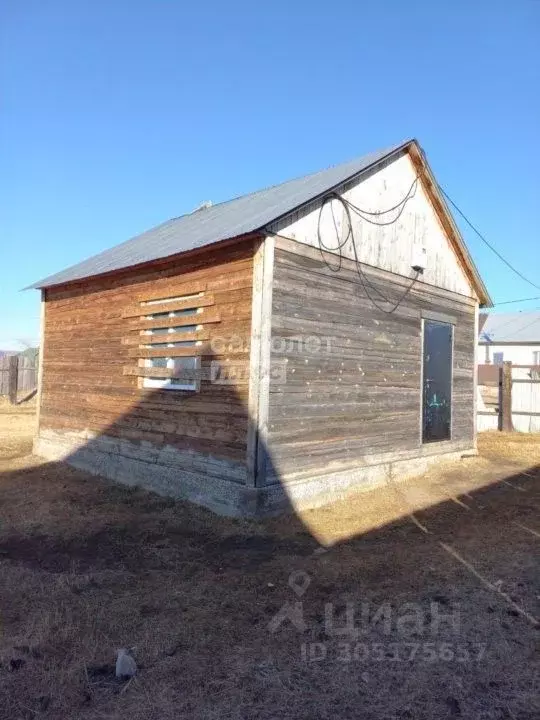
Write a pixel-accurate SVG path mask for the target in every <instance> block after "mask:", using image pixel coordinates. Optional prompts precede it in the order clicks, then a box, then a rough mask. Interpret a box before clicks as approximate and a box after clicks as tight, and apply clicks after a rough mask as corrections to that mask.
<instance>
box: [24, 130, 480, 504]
mask: <svg viewBox="0 0 540 720" xmlns="http://www.w3.org/2000/svg"><path fill="white" fill-rule="evenodd" d="M360 208H361V209H360ZM422 271H423V272H422ZM34 287H36V288H41V290H42V299H43V303H42V308H43V325H42V334H43V342H42V348H43V358H42V363H41V371H42V382H41V393H40V414H39V430H38V436H37V439H36V443H35V451H36V453H38V454H40V455H43V456H44V457H47V458H49V459H53V460H55V459H62V458H65V459H67V460H68V461H69V462H70V463H72V464H73V465H75V466H77V467H81V468H84V469H87V470H90V471H91V472H94V473H98V474H101V475H104V476H107V477H109V478H113V479H116V480H119V481H122V482H126V483H130V484H140V485H143V486H145V487H148V488H151V489H155V490H157V491H158V492H161V493H165V494H170V495H173V496H175V497H183V498H187V499H190V500H192V501H194V502H197V503H201V504H203V505H205V506H207V507H210V508H212V509H214V510H216V511H218V512H223V513H231V514H236V515H260V514H264V513H269V512H275V511H279V510H282V509H285V508H287V507H290V506H291V505H292V506H293V507H299V506H312V505H315V504H318V503H320V502H322V501H327V500H330V499H332V498H336V497H339V496H340V495H341V494H343V493H344V492H345V491H347V490H348V489H350V488H352V487H355V486H358V485H361V484H367V485H370V484H373V483H377V482H388V480H389V479H391V478H400V477H403V476H405V475H407V474H409V475H410V474H414V473H417V472H421V471H423V470H424V469H425V467H426V466H427V464H429V462H432V461H436V460H437V459H439V458H441V457H448V458H452V457H459V456H460V455H461V454H462V453H463V452H466V451H470V450H471V449H474V448H475V442H476V429H475V398H476V392H475V382H476V381H475V350H476V339H477V336H478V307H479V305H480V306H490V304H491V302H490V298H489V295H488V293H487V291H486V288H485V286H484V284H483V283H482V281H481V279H480V277H479V275H478V272H477V270H476V268H475V266H474V264H473V261H472V260H471V258H470V255H469V253H468V252H467V249H466V247H465V244H464V242H463V239H462V237H461V235H460V233H459V231H458V229H457V227H456V225H455V223H454V221H453V219H452V216H451V214H450V212H449V211H448V208H447V206H446V204H445V203H444V200H443V198H442V197H441V195H440V193H439V191H438V186H437V182H436V181H435V179H434V177H433V175H432V173H431V170H430V168H429V166H428V165H427V162H426V159H425V155H424V153H423V151H422V150H421V148H420V146H419V145H418V144H417V142H416V141H414V140H413V141H408V142H405V143H403V144H401V145H398V146H396V147H394V148H392V149H390V150H386V151H382V152H378V153H374V154H371V155H369V156H367V157H364V158H361V159H359V160H354V161H352V162H349V163H346V164H344V165H339V166H337V167H333V168H331V169H329V170H324V171H322V172H318V173H315V174H314V175H309V176H307V177H304V178H300V179H297V180H292V181H290V182H287V183H284V184H282V185H278V186H275V187H271V188H269V189H266V190H262V191H260V192H256V193H253V194H251V195H246V196H244V197H240V198H237V199H235V200H231V201H229V202H225V203H221V204H218V205H215V206H211V205H209V204H205V205H204V206H202V207H201V208H200V209H198V210H197V211H196V212H193V213H191V214H189V215H184V216H182V217H180V218H176V219H174V220H170V221H169V222H166V223H164V224H163V225H160V226H159V227H157V228H155V229H153V230H150V231H148V232H146V233H143V234H142V235H139V236H138V237H136V238H134V239H132V240H130V241H128V242H126V243H123V244H122V245H119V246H117V247H115V248H113V249H111V250H108V251H105V252H103V253H101V254H100V255H97V256H96V257H93V258H90V259H89V260H86V261H84V262H82V263H80V264H79V265H75V266H74V267H72V268H69V269H68V270H64V271H63V272H60V273H58V274H57V275H54V276H52V277H49V278H46V279H45V280H42V281H41V282H38V283H36V284H35V285H34Z"/></svg>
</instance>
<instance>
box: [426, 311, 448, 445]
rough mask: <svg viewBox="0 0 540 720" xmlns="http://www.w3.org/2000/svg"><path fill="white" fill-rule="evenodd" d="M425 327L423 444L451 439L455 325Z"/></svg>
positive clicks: (427, 325)
mask: <svg viewBox="0 0 540 720" xmlns="http://www.w3.org/2000/svg"><path fill="white" fill-rule="evenodd" d="M423 324H424V327H423V348H424V353H423V373H422V378H423V396H422V399H423V401H422V442H424V443H427V442H435V441H438V440H450V437H451V427H452V349H453V348H452V345H453V326H452V325H450V323H444V322H435V321H434V320H424V323H423Z"/></svg>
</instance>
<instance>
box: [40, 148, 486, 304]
mask: <svg viewBox="0 0 540 720" xmlns="http://www.w3.org/2000/svg"><path fill="white" fill-rule="evenodd" d="M411 147H414V148H415V149H416V150H417V151H418V152H419V154H420V156H421V158H422V162H423V164H424V167H425V169H426V172H427V173H428V175H429V176H430V177H431V178H432V174H431V170H430V168H429V166H428V164H427V161H426V160H425V156H424V154H423V151H422V149H421V148H420V146H419V145H418V143H417V141H416V140H414V139H413V140H407V141H405V142H402V143H400V144H398V145H394V146H392V147H390V148H386V149H385V150H379V151H377V152H373V153H370V154H369V155H364V156H363V157H361V158H357V159H356V160H351V161H349V162H346V163H343V164H341V165H336V166H334V167H331V168H328V169H327V170H321V171H319V172H316V173H313V174H312V175H306V176H305V177H301V178H297V179H295V180H289V181H288V182H285V183H282V184H281V185H274V186H273V187H269V188H266V189H265V190H259V191H258V192H254V193H251V194H249V195H243V196H242V197H238V198H235V199H234V200H228V201H227V202H223V203H219V204H217V205H212V206H210V207H202V208H201V209H199V210H196V211H195V212H192V213H190V214H187V215H182V216H181V217H178V218H174V219H173V220H168V221H167V222H165V223H163V224H162V225H158V226H157V227H155V228H153V229H151V230H148V231H147V232H144V233H142V234H141V235H137V236H136V237H134V238H132V239H131V240H127V241H126V242H123V243H121V244H120V245H116V246H115V247H113V248H111V249H109V250H105V251H103V252H101V253H99V254H98V255H94V256H92V257H90V258H88V259H87V260H83V261H82V262H80V263H78V264H76V265H72V266H71V267H69V268H67V269H66V270H62V271H61V272H59V273H56V274H55V275H50V276H49V277H46V278H44V279H43V280H40V281H39V282H36V283H34V284H33V285H30V286H29V288H46V287H51V286H52V285H60V284H62V283H67V282H73V281H75V280H82V279H83V278H88V277H92V276H95V275H102V274H104V273H109V272H114V271H116V270H121V269H123V268H129V267H132V266H134V265H140V264H143V263H147V262H151V261H152V260H160V259H163V258H168V257H171V256H173V255H178V254H179V253H183V252H186V251H188V250H195V249H197V248H201V247H204V246H206V245H212V244H213V243H217V242H219V241H224V240H230V239H233V238H237V237H240V236H244V235H247V234H250V233H255V232H258V231H264V229H265V228H266V227H268V226H269V225H270V224H271V223H273V222H275V221H276V220H279V219H281V218H283V217H286V216H287V215H289V214H290V213H292V212H293V211H295V210H297V209H298V208H300V207H302V206H303V205H306V204H307V203H309V202H312V201H313V200H316V199H317V198H318V197H321V196H324V195H325V194H326V193H327V192H329V191H330V190H333V189H336V188H338V187H339V186H340V185H342V184H344V183H345V182H347V181H349V180H352V179H354V178H356V177H357V176H358V175H360V174H361V173H363V172H364V171H366V170H368V169H369V168H370V167H372V166H373V165H376V164H377V163H380V162H381V161H382V160H385V159H388V158H390V157H391V156H393V155H396V154H398V153H400V152H401V151H403V150H405V149H407V148H411ZM432 180H433V178H432ZM433 183H434V186H435V191H436V192H438V191H437V189H436V187H437V186H436V183H435V181H434V180H433ZM439 199H440V201H441V205H442V207H443V208H444V211H445V212H446V213H447V215H448V217H449V219H450V221H451V225H452V228H453V231H454V236H455V242H456V243H457V245H458V247H459V248H460V250H461V252H462V253H463V256H464V259H465V263H466V264H467V266H468V268H469V271H470V273H471V275H472V276H473V278H474V282H475V284H476V286H477V290H478V292H479V296H480V298H481V302H483V303H484V304H487V305H491V299H490V297H489V294H488V292H487V289H486V287H485V285H484V284H483V282H482V279H481V277H480V275H479V273H478V270H477V269H476V267H475V265H474V262H473V260H472V258H471V256H470V254H469V252H468V250H467V247H466V245H465V243H464V241H463V238H462V237H461V235H460V233H459V230H458V229H457V226H456V225H455V222H454V220H453V218H452V214H451V213H450V211H449V209H448V207H447V205H446V203H445V201H444V198H442V196H441V197H440V198H439ZM29 288H27V289H29Z"/></svg>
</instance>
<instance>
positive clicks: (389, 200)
mask: <svg viewBox="0 0 540 720" xmlns="http://www.w3.org/2000/svg"><path fill="white" fill-rule="evenodd" d="M419 172H420V167H419V165H418V164H416V165H415V163H414V162H413V159H412V158H411V155H410V154H409V153H408V152H406V151H403V153H402V154H401V155H399V156H398V157H397V158H393V159H390V160H386V161H384V162H382V163H380V164H378V165H377V166H376V168H374V169H373V170H371V171H370V172H368V173H366V174H364V175H362V177H361V179H360V180H356V181H354V182H349V183H348V184H345V185H343V186H342V187H340V188H339V189H338V190H339V193H340V194H341V195H342V196H343V197H344V198H345V199H346V200H348V201H349V202H351V203H353V204H354V205H356V206H357V207H359V208H361V209H363V210H367V211H370V212H380V211H382V210H387V209H388V208H391V207H393V206H394V205H395V204H396V203H399V202H400V200H402V199H403V198H404V197H405V196H406V195H407V193H408V191H409V190H410V189H411V186H412V185H413V183H414V180H415V178H416V177H417V175H418V173H419ZM320 208H321V202H320V201H314V202H313V203H310V204H309V205H307V206H306V207H304V208H302V209H301V210H298V211H297V212H295V213H292V214H291V215H288V216H287V218H284V219H283V220H282V221H280V222H278V223H276V224H275V226H273V228H272V229H273V230H275V231H276V232H278V233H279V234H281V235H284V236H286V237H289V238H293V239H294V240H297V241H298V242H302V243H306V244H307V245H311V246H313V247H319V244H318V243H319V240H318V227H319V217H320V231H321V238H322V241H323V243H324V245H325V246H326V247H329V248H335V247H336V246H337V244H338V242H341V241H342V240H343V239H344V235H346V233H347V229H348V225H347V219H346V217H345V215H344V211H343V206H342V205H341V204H340V203H339V202H338V201H337V200H333V201H331V202H330V203H328V204H326V205H325V207H324V210H323V212H322V214H321V210H320ZM332 211H333V213H334V214H333V215H332ZM351 217H352V224H353V231H354V237H355V239H356V251H357V253H358V257H359V259H360V260H361V261H362V262H363V263H366V264H367V265H371V266H373V267H377V268H382V269H383V270H388V271H389V272H392V273H396V274H399V275H405V276H410V275H411V265H412V264H413V263H414V261H415V258H416V257H417V256H418V253H419V251H420V250H421V249H422V248H425V249H426V269H425V272H424V274H423V275H422V276H421V277H420V278H419V282H420V283H422V284H427V285H433V286H435V287H440V288H444V289H446V290H451V291H453V292H456V293H460V294H462V295H466V296H468V297H475V293H474V290H473V288H472V285H471V281H470V278H469V277H468V275H467V272H466V271H465V268H464V265H463V263H462V262H460V260H459V259H458V254H457V253H456V249H455V248H454V247H453V246H452V243H451V241H450V239H449V237H448V234H447V233H446V232H445V229H444V228H443V225H442V223H441V219H440V217H439V215H438V214H437V212H436V210H435V207H434V205H433V202H432V200H431V198H430V196H429V193H428V189H427V185H426V184H425V183H424V182H423V181H422V179H421V177H420V178H419V181H418V183H417V185H416V188H415V191H414V195H413V197H411V199H410V200H409V201H408V202H407V204H406V205H405V207H404V209H403V211H402V212H400V208H398V209H396V210H395V211H393V212H390V213H388V214H386V215H382V216H380V217H373V218H372V220H374V221H376V222H377V223H383V222H386V223H389V224H387V225H380V226H377V225H374V224H372V223H370V222H368V220H367V219H361V218H360V217H359V216H358V215H356V214H355V213H352V215H351ZM394 220H395V222H392V221H394ZM334 221H335V225H334ZM336 226H337V229H338V233H339V237H337V236H336ZM343 254H344V256H345V257H348V258H350V259H354V257H355V255H354V250H353V246H352V240H351V239H349V240H348V241H347V242H346V243H345V245H344V247H343Z"/></svg>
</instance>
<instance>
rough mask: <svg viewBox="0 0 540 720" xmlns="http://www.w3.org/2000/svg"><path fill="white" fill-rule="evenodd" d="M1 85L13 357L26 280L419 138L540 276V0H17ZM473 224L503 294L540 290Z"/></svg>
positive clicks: (0, 238) (489, 227)
mask: <svg viewBox="0 0 540 720" xmlns="http://www.w3.org/2000/svg"><path fill="white" fill-rule="evenodd" d="M0 86H1V88H2V90H1V110H0V158H1V165H0V167H1V172H0V243H1V247H0V249H1V256H0V257H1V273H0V306H1V308H2V313H1V316H0V348H2V349H5V348H8V347H11V346H13V343H15V342H16V341H17V340H23V341H31V340H35V339H36V338H37V337H38V316H39V310H38V293H37V292H36V291H27V292H20V288H22V287H24V286H25V285H28V284H29V283H32V282H34V281H36V280H38V279H40V278H42V277H44V276H46V275H49V274H51V273H53V272H56V271H58V270H60V269H63V268H64V267H66V266H68V265H70V264H72V263H75V262H77V261H79V260H81V259H83V258H85V257H88V256H90V255H93V254H94V253H96V252H99V251H101V250H103V249H105V248H108V247H111V246H113V245H115V244H117V243H119V242H121V241H124V240H126V239H128V238H129V237H131V236H133V235H135V234H137V233H139V232H141V231H143V230H146V229H148V228H150V227H152V226H153V225H155V224H157V223H159V222H162V221H163V220H166V219H168V218H170V217H174V216H177V215H180V214H182V213H184V212H187V211H190V210H192V209H193V208H194V207H195V206H196V205H198V204H199V203H201V202H202V201H204V200H212V201H213V202H218V201H220V200H225V199H228V198H230V197H234V196H236V195H239V194H242V193H245V192H249V191H251V190H256V189H259V188H261V187H264V186H266V185H270V184H274V183H277V182H280V181H283V180H287V179H289V178H291V177H295V176H298V175H302V174H305V173H308V172H311V171H315V170H318V169H321V168H323V167H326V166H328V165H333V164H336V163H338V162H342V161H344V160H347V159H350V158H354V157H356V156H358V155H362V154H364V153H366V152H369V151H372V150H374V149H377V148H381V147H385V146H388V145H391V144H394V143H396V142H399V141H400V140H403V139H405V138H408V137H410V136H414V137H417V138H418V139H419V141H420V143H421V144H422V145H423V147H424V149H425V150H426V152H427V155H428V159H429V161H430V163H431V165H432V168H433V170H434V172H435V174H436V176H437V178H438V180H439V182H440V183H441V184H442V185H443V186H444V187H445V188H446V190H447V191H448V192H449V194H450V195H451V196H452V197H453V198H454V200H456V201H457V203H458V204H459V205H460V206H461V208H462V209H463V210H464V211H465V212H466V213H467V214H468V215H469V217H470V218H471V220H472V221H473V222H474V223H475V224H477V226H478V227H479V228H480V229H481V230H482V231H483V233H484V234H485V235H486V237H487V238H488V239H489V240H490V242H492V243H493V244H494V245H495V246H496V247H497V248H498V249H499V250H500V252H501V253H502V254H503V255H505V256H506V257H507V258H508V259H509V260H510V261H511V262H512V263H513V264H515V265H516V266H517V267H518V268H519V269H521V270H522V272H523V273H525V274H526V275H527V276H528V277H530V278H531V279H532V280H533V281H534V282H536V283H537V284H538V285H540V231H539V222H538V213H539V210H540V173H539V168H540V142H539V133H540V0H513V1H512V2H510V0H475V1H474V2H471V1H465V0H441V1H440V2H434V1H433V0H416V1H415V0H412V2H402V1H401V0H369V1H366V0H364V1H360V0H356V1H352V0H351V1H350V2H334V3H329V2H326V1H325V2H321V1H319V0H311V1H309V2H308V1H307V0H297V1H295V0H288V2H285V1H282V0H275V1H273V2H265V3H258V2H253V1H252V0H251V1H249V2H247V1H246V2H235V1H234V0H227V2H217V1H216V0H206V2H199V3H196V2H182V1H181V0H46V2H43V0H19V1H18V2H7V1H6V0H4V2H2V3H0ZM464 235H465V237H466V239H467V241H468V243H469V247H470V249H471V252H472V254H473V256H474V258H475V260H476V261H477V263H478V265H479V267H480V270H481V272H482V274H483V276H484V279H485V281H486V283H487V285H488V288H489V290H490V292H491V294H492V296H493V297H494V299H495V301H502V300H509V299H513V298H521V297H533V296H540V291H536V290H535V289H534V288H532V287H530V286H529V285H527V284H526V283H525V282H523V281H521V280H519V279H518V278H517V277H515V276H514V275H513V274H512V273H511V272H510V271H509V270H508V269H507V268H505V267H504V265H502V264H501V263H500V261H499V260H497V258H495V256H493V255H492V254H491V253H490V252H489V251H488V250H487V249H485V248H484V247H483V246H482V244H481V242H480V240H478V238H476V237H475V236H474V235H473V234H471V233H470V232H469V231H467V230H466V229H465V231H464ZM539 307H540V300H537V301H534V302H529V303H525V304H523V305H509V306H502V308H501V310H503V309H507V310H519V309H522V308H523V309H532V308H539Z"/></svg>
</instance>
